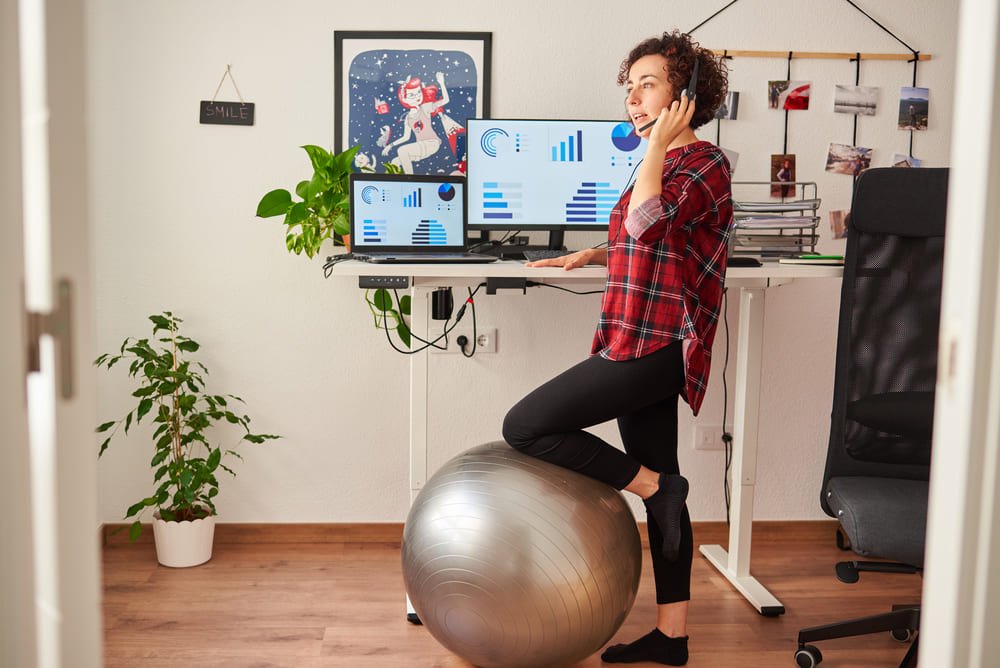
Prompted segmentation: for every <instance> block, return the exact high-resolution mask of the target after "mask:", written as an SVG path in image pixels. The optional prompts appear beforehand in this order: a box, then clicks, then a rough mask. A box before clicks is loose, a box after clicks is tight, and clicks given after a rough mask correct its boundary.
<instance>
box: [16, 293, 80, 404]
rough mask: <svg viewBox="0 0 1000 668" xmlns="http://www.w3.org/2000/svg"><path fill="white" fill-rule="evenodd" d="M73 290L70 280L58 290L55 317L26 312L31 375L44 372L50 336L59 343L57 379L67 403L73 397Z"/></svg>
mask: <svg viewBox="0 0 1000 668" xmlns="http://www.w3.org/2000/svg"><path fill="white" fill-rule="evenodd" d="M72 307H73V289H72V285H71V284H70V282H69V280H68V279H65V278H64V279H61V280H60V281H59V283H58V285H57V286H56V306H55V310H54V311H52V312H51V313H41V312H38V311H29V310H28V309H27V307H25V309H24V318H25V324H26V329H27V332H26V334H27V351H26V352H27V355H26V357H27V367H26V372H27V373H33V372H38V371H41V370H42V359H41V357H42V355H41V346H40V343H41V339H42V336H43V335H45V334H48V335H50V336H52V337H53V338H54V339H55V340H56V369H57V372H56V375H57V379H58V383H59V393H60V395H62V397H63V398H64V399H69V398H71V397H72V396H73V318H72V311H73V308H72Z"/></svg>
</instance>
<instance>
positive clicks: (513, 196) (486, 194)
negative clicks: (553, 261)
mask: <svg viewBox="0 0 1000 668" xmlns="http://www.w3.org/2000/svg"><path fill="white" fill-rule="evenodd" d="M466 131H467V138H468V144H467V145H468V165H467V181H468V190H469V193H468V195H469V200H468V219H469V229H470V230H512V231H513V230H517V231H522V232H531V231H547V232H549V233H550V235H549V247H551V248H558V247H561V246H562V237H563V232H565V231H567V230H593V231H600V230H607V229H608V219H609V217H610V215H611V210H612V209H613V208H614V205H615V203H616V202H617V201H618V198H619V196H620V195H621V193H622V192H623V191H624V190H625V188H627V187H628V185H629V182H630V180H631V178H633V175H634V173H635V170H636V167H637V166H638V164H639V161H640V160H641V159H642V156H643V155H645V153H646V140H645V139H641V138H640V137H638V136H637V135H636V134H635V132H634V128H633V126H632V124H631V123H629V122H624V121H573V120H527V119H517V120H515V119H492V118H491V119H484V118H472V119H469V120H468V122H467V128H466Z"/></svg>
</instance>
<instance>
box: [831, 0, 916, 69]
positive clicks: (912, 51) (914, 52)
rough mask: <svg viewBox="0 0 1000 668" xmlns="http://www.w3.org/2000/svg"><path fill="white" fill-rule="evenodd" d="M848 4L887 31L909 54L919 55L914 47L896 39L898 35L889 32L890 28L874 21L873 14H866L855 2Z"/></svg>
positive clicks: (848, 0) (849, 1)
mask: <svg viewBox="0 0 1000 668" xmlns="http://www.w3.org/2000/svg"><path fill="white" fill-rule="evenodd" d="M846 2H847V4H849V5H850V6H851V7H854V8H855V9H856V10H858V11H859V12H861V13H862V14H864V15H865V16H866V17H868V20H869V21H871V22H872V23H874V24H875V25H877V26H878V27H879V28H881V29H882V30H884V31H886V32H887V33H889V35H890V36H891V37H892V38H893V39H894V40H896V41H897V42H899V43H900V44H902V45H903V46H905V47H906V49H907V51H909V52H910V53H912V54H913V55H916V54H917V52H916V51H914V50H913V47H911V46H910V45H909V44H907V43H906V42H904V41H903V40H901V39H900V38H898V37H896V35H895V34H894V33H893V32H892V31H891V30H889V29H888V28H886V27H885V26H884V25H882V24H881V23H879V22H878V21H876V20H875V19H873V18H872V17H871V14H869V13H868V12H866V11H865V10H863V9H861V8H860V7H858V6H857V5H856V4H854V3H853V2H851V0H846Z"/></svg>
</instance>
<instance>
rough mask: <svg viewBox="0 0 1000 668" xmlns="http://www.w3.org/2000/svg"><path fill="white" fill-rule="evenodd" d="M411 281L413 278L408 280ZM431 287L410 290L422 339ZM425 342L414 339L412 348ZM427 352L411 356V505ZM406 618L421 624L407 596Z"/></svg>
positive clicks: (419, 476) (413, 322)
mask: <svg viewBox="0 0 1000 668" xmlns="http://www.w3.org/2000/svg"><path fill="white" fill-rule="evenodd" d="M410 280H411V281H412V280H413V279H412V278H411V279H410ZM431 291H432V290H431V289H430V288H424V287H417V286H413V288H412V289H411V291H410V298H411V299H412V302H411V303H410V310H411V314H410V331H412V332H413V333H414V334H416V335H417V336H419V337H420V338H422V339H424V340H425V341H430V339H429V338H428V330H429V328H430V304H431V298H430V296H431ZM422 345H424V344H422V343H420V342H419V341H417V340H416V339H413V341H412V342H411V343H410V347H411V348H418V347H420V346H422ZM428 356H429V354H428V351H426V350H425V351H423V352H420V353H417V354H415V355H410V505H413V501H414V499H416V498H417V494H418V493H419V492H420V490H421V489H423V487H424V484H425V483H426V482H427V364H428ZM406 619H407V620H408V621H410V622H411V623H420V622H419V619H418V617H417V613H416V611H415V610H414V609H413V604H411V603H410V597H409V596H407V597H406Z"/></svg>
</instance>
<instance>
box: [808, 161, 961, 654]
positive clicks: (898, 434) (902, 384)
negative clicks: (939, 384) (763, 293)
mask: <svg viewBox="0 0 1000 668" xmlns="http://www.w3.org/2000/svg"><path fill="white" fill-rule="evenodd" d="M947 192H948V170H947V169H901V168H889V169H870V170H868V171H866V172H864V173H863V174H862V175H861V176H860V177H859V179H858V182H857V187H856V189H855V195H854V203H853V205H852V208H851V216H850V222H849V224H848V236H847V250H846V253H845V256H844V282H843V286H842V288H841V293H840V323H839V327H838V331H837V359H836V370H835V378H834V396H833V411H832V417H831V426H830V444H829V447H828V449H827V457H826V471H825V473H824V475H823V489H822V492H821V498H820V502H821V504H822V507H823V510H824V511H825V512H826V513H827V514H828V515H830V516H832V517H836V518H837V520H838V521H839V522H840V531H839V532H838V537H837V538H838V544H840V545H841V547H844V548H847V547H850V549H852V550H854V552H855V553H857V554H858V555H860V556H862V557H872V558H876V559H889V560H894V561H895V562H900V563H889V562H883V561H848V562H844V563H840V564H837V568H836V570H837V575H838V577H840V578H841V579H842V580H844V581H848V582H853V581H857V580H858V571H862V570H880V571H903V572H911V573H913V572H917V571H919V570H920V569H922V567H923V563H924V532H925V525H926V523H927V489H928V483H927V481H928V477H929V472H930V457H931V431H932V425H933V416H934V383H935V380H936V377H937V348H938V320H939V316H940V310H941V275H942V269H943V263H944V227H945V204H946V200H947ZM919 624H920V607H919V604H917V605H911V606H896V608H894V609H893V612H889V613H885V614H879V615H874V616H871V617H865V618H861V619H854V620H850V621H846V622H839V623H834V624H827V625H824V626H817V627H813V628H808V629H804V630H802V631H800V632H799V648H798V650H797V651H796V652H795V661H796V663H797V664H798V665H799V666H800V667H801V668H812V666H815V665H816V664H818V663H819V662H820V661H822V654H821V653H820V651H819V649H818V648H816V647H815V646H813V645H810V644H807V643H811V642H816V641H819V640H827V639H831V638H844V637H848V636H857V635H864V634H867V633H878V632H882V631H889V632H891V633H892V635H893V637H895V638H896V639H897V640H903V641H905V640H908V639H909V638H911V637H915V635H916V631H917V630H918V627H919ZM916 656H917V643H916V640H914V642H913V643H912V644H911V646H910V649H909V651H908V652H907V654H906V656H905V657H904V659H903V662H902V663H901V664H900V666H901V668H902V667H903V666H915V665H916Z"/></svg>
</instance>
